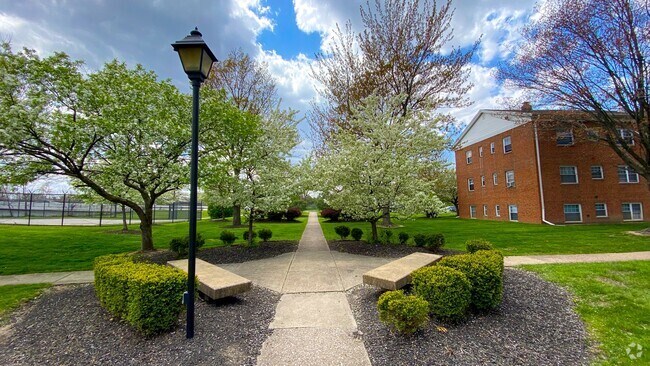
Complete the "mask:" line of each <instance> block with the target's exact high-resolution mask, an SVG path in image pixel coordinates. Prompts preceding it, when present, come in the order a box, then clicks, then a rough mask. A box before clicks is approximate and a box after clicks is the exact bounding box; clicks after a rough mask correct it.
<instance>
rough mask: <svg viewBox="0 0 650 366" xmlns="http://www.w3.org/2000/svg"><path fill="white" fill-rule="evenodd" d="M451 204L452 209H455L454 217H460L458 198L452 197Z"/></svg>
mask: <svg viewBox="0 0 650 366" xmlns="http://www.w3.org/2000/svg"><path fill="white" fill-rule="evenodd" d="M451 203H452V204H453V205H454V208H455V209H456V216H460V211H458V210H459V208H458V197H457V196H456V197H454V199H453V200H452V201H451Z"/></svg>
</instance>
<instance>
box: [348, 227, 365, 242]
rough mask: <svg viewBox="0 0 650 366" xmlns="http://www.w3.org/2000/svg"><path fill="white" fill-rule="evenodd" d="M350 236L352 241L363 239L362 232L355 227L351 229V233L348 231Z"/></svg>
mask: <svg viewBox="0 0 650 366" xmlns="http://www.w3.org/2000/svg"><path fill="white" fill-rule="evenodd" d="M350 235H352V239H354V240H356V241H359V240H361V238H362V237H363V230H361V229H359V228H358V227H355V228H353V229H352V231H350Z"/></svg>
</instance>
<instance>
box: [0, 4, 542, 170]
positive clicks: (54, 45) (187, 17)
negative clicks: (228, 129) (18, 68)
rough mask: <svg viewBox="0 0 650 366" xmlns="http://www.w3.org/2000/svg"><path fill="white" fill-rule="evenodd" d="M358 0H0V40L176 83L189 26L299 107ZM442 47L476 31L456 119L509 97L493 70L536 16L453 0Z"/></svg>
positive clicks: (181, 79) (530, 8)
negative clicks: (270, 80) (265, 70)
mask: <svg viewBox="0 0 650 366" xmlns="http://www.w3.org/2000/svg"><path fill="white" fill-rule="evenodd" d="M363 4H365V0H293V1H292V0H183V1H177V0H176V1H175V0H152V1H144V0H42V1H30V0H21V1H15V0H0V39H5V40H10V42H11V44H12V47H13V48H14V49H18V48H22V47H27V48H30V49H34V50H36V51H37V52H38V53H39V54H40V55H42V56H47V55H49V54H51V53H53V52H56V51H63V52H65V53H67V54H69V55H70V56H71V57H72V58H74V59H79V60H83V61H84V62H85V67H86V68H87V69H88V70H89V71H92V70H97V69H99V68H101V67H102V65H103V64H104V63H105V62H107V61H110V60H112V59H115V58H116V59H119V60H121V61H125V62H127V64H129V65H135V64H138V63H139V64H142V65H143V66H144V67H146V68H148V69H151V70H154V71H155V72H156V73H157V74H158V76H159V77H160V78H162V79H171V80H172V82H173V83H174V84H175V85H177V86H178V87H179V88H180V90H181V91H183V92H187V93H189V91H190V86H189V81H188V80H187V77H186V76H185V74H184V73H183V71H182V67H181V64H180V61H179V59H178V56H177V54H176V53H175V52H173V50H172V48H171V46H170V44H171V43H173V42H175V41H177V40H179V39H182V38H183V37H184V36H186V35H187V34H188V33H189V31H190V30H192V29H193V28H194V27H195V26H196V27H198V28H199V30H200V31H201V33H202V34H203V39H204V40H205V41H206V42H207V44H208V45H209V46H210V48H211V49H212V51H213V52H214V54H215V55H216V56H217V58H221V59H223V58H226V57H227V56H228V53H229V52H231V51H233V50H235V49H238V48H240V49H242V50H243V51H244V52H247V53H248V54H250V55H251V56H252V57H255V58H256V59H258V60H260V61H263V62H266V63H267V65H268V67H269V70H270V72H271V74H272V75H273V77H274V78H275V80H276V82H277V86H278V92H279V95H280V97H281V98H282V101H283V102H282V103H283V106H284V107H286V108H293V109H296V110H298V111H300V115H301V116H304V115H305V114H306V113H307V112H308V111H309V108H310V102H312V101H313V100H314V98H316V92H315V84H314V82H313V80H312V79H311V78H310V76H309V74H310V68H311V66H312V64H313V62H314V55H315V54H316V53H318V52H323V53H327V52H328V41H329V40H330V39H331V38H332V34H333V29H334V28H335V27H336V25H337V24H340V25H343V24H345V23H346V22H348V21H349V22H350V23H351V25H352V27H353V29H354V30H356V31H359V30H361V29H362V26H363V25H362V24H361V21H360V15H359V8H360V6H361V5H363ZM453 5H454V7H455V8H456V11H455V16H454V18H453V21H452V27H453V34H454V39H453V40H452V41H451V42H450V44H449V45H450V46H456V47H467V46H470V45H471V44H472V43H473V42H474V41H475V40H476V39H478V38H479V37H481V40H482V41H481V45H480V47H479V49H478V51H477V53H476V55H475V56H474V59H473V60H472V63H471V65H470V68H471V74H470V81H471V82H472V83H473V84H474V87H473V88H472V89H471V91H470V92H469V95H468V97H469V99H470V100H471V101H472V102H473V104H472V105H471V106H470V107H467V108H462V109H453V110H449V111H448V112H449V113H451V114H452V115H453V116H454V117H455V118H456V120H457V123H458V125H459V126H461V127H462V126H464V125H466V124H467V123H469V122H470V121H471V119H472V117H473V116H474V115H475V114H476V112H477V111H478V110H479V109H486V108H503V107H504V100H505V98H510V97H514V96H517V93H518V92H517V91H516V90H509V89H506V88H505V87H504V86H503V85H500V84H499V83H498V82H497V81H496V80H495V79H494V77H493V76H492V72H493V70H494V68H495V67H496V65H497V64H498V63H499V62H507V61H508V60H509V59H510V58H511V57H512V46H513V44H514V42H516V41H517V40H518V38H519V29H520V28H521V27H522V26H524V25H526V23H527V22H528V21H529V19H530V18H531V17H534V16H535V1H534V0H518V1H512V0H455V1H454V3H453ZM299 128H300V133H301V137H302V139H301V143H300V145H299V146H298V147H297V148H296V149H295V151H294V157H295V158H299V157H301V156H303V155H305V154H306V153H307V152H308V151H310V150H311V142H310V138H309V136H310V133H309V124H308V123H307V121H306V120H305V121H303V122H301V123H300V125H299Z"/></svg>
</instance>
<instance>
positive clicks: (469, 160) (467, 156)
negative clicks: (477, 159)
mask: <svg viewBox="0 0 650 366" xmlns="http://www.w3.org/2000/svg"><path fill="white" fill-rule="evenodd" d="M465 162H466V163H467V165H469V164H471V163H472V150H467V151H465Z"/></svg>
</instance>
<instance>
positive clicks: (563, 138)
mask: <svg viewBox="0 0 650 366" xmlns="http://www.w3.org/2000/svg"><path fill="white" fill-rule="evenodd" d="M555 141H556V142H557V145H558V146H571V145H573V130H572V129H570V128H569V129H563V130H558V131H557V132H556V136H555Z"/></svg>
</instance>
